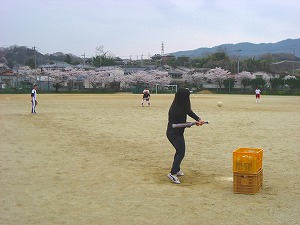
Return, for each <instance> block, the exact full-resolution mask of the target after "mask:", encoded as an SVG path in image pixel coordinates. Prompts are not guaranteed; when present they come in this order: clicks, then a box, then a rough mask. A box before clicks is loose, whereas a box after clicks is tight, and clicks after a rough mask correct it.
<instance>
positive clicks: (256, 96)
mask: <svg viewBox="0 0 300 225" xmlns="http://www.w3.org/2000/svg"><path fill="white" fill-rule="evenodd" d="M260 93H261V91H260V90H259V88H256V89H255V98H256V103H260Z"/></svg>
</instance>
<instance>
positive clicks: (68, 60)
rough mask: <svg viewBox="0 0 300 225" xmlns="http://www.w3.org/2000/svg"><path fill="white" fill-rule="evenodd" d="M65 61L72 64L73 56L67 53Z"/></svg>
mask: <svg viewBox="0 0 300 225" xmlns="http://www.w3.org/2000/svg"><path fill="white" fill-rule="evenodd" d="M64 62H66V63H69V64H71V62H72V58H71V56H70V55H69V54H67V55H66V58H65V60H64Z"/></svg>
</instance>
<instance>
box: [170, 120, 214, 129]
mask: <svg viewBox="0 0 300 225" xmlns="http://www.w3.org/2000/svg"><path fill="white" fill-rule="evenodd" d="M204 123H206V124H209V121H205V122H204ZM196 124H197V122H187V123H173V124H172V127H173V128H182V127H191V126H193V125H196Z"/></svg>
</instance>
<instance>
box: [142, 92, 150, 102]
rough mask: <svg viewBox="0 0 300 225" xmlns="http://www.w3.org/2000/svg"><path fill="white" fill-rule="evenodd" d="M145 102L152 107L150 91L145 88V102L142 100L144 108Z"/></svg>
mask: <svg viewBox="0 0 300 225" xmlns="http://www.w3.org/2000/svg"><path fill="white" fill-rule="evenodd" d="M144 101H146V103H147V106H150V91H149V90H148V88H145V90H144V91H143V100H142V106H144Z"/></svg>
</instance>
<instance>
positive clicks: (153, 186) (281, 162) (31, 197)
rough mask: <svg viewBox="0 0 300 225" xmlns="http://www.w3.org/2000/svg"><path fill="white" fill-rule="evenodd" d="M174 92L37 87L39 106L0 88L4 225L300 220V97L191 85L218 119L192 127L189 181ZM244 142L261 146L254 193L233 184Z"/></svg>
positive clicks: (205, 112) (204, 112) (200, 106)
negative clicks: (178, 171)
mask: <svg viewBox="0 0 300 225" xmlns="http://www.w3.org/2000/svg"><path fill="white" fill-rule="evenodd" d="M173 97H174V95H171V94H170V95H154V94H153V95H152V96H151V104H152V105H151V107H141V98H142V95H132V94H112V95H88V94H86V95H79V94H78V95H67V94H62V95H56V94H50V95H46V94H38V101H39V105H38V106H37V113H38V114H37V115H31V114H30V106H31V105H30V94H27V95H7V94H2V95H0V145H1V147H0V149H1V150H0V179H1V180H0V186H1V192H0V224H1V225H2V224H3V225H24V224H30V225H33V224H64V225H65V224H70V225H77V224H78V225H79V224H82V225H86V224H108V225H115V224H116V225H117V224H118V225H120V224H125V225H127V224H128V225H132V224H137V225H140V224H161V225H168V224H170V225H173V224H186V225H193V224H204V225H206V224H213V225H214V224H228V225H235V224H237V225H238V224H250V225H251V224H262V225H267V224H270V225H271V224H272V225H274V224H280V225H281V224H295V225H296V224H300V216H299V212H300V175H299V174H300V156H299V149H300V97H287V96H264V95H263V96H262V103H261V104H256V103H255V96H254V95H244V96H242V95H217V94H192V95H191V103H192V108H193V110H194V111H195V112H196V113H197V114H198V115H200V116H201V117H202V118H203V119H205V120H209V121H210V124H209V125H204V126H202V127H195V126H194V127H192V128H189V129H186V132H185V138H186V145H187V146H186V148H187V149H186V156H185V159H184V161H183V163H182V170H183V171H184V172H185V176H184V177H181V178H180V180H181V182H182V183H181V184H180V185H176V184H173V183H171V182H170V180H169V179H168V178H167V176H166V175H167V173H168V172H169V170H170V166H171V164H172V159H173V154H174V149H173V148H172V146H171V145H170V143H169V142H168V140H167V138H166V136H165V130H166V125H167V113H168V109H169V107H170V104H171V102H172V100H173ZM218 101H222V102H223V106H222V107H217V102H218ZM189 121H191V120H189ZM239 147H256V148H263V149H264V157H263V169H264V176H263V188H262V190H261V191H260V192H259V193H257V194H255V195H244V194H234V193H233V182H232V152H233V150H235V149H236V148H239Z"/></svg>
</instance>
